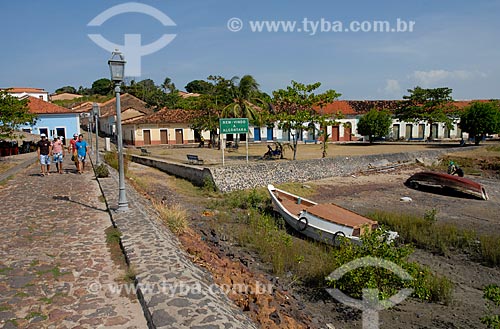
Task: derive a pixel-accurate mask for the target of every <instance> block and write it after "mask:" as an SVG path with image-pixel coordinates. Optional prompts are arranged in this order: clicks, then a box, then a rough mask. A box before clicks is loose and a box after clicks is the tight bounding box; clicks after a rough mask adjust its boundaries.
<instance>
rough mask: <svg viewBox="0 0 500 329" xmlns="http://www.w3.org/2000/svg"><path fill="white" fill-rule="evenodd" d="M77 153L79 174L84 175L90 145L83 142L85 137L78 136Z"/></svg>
mask: <svg viewBox="0 0 500 329" xmlns="http://www.w3.org/2000/svg"><path fill="white" fill-rule="evenodd" d="M75 146H76V152H77V155H78V173H80V174H83V172H84V171H85V160H86V158H87V152H88V148H89V147H88V145H87V142H86V141H84V140H83V135H82V134H80V135H79V136H78V140H77V141H76V143H75Z"/></svg>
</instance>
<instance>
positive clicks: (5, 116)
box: [0, 90, 36, 139]
mask: <svg viewBox="0 0 500 329" xmlns="http://www.w3.org/2000/svg"><path fill="white" fill-rule="evenodd" d="M8 92H9V91H8V90H0V139H4V138H9V137H12V136H13V133H14V130H16V129H17V128H19V126H22V125H27V124H31V125H34V124H35V123H36V114H33V113H30V111H29V108H28V103H29V99H18V98H17V97H14V96H11V95H10V94H9V93H8Z"/></svg>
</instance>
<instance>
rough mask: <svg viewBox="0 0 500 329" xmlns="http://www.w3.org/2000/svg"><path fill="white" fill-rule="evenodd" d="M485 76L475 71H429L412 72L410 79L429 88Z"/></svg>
mask: <svg viewBox="0 0 500 329" xmlns="http://www.w3.org/2000/svg"><path fill="white" fill-rule="evenodd" d="M485 76H486V74H485V73H482V72H477V71H464V70H456V71H446V70H430V71H414V72H413V74H412V75H411V76H410V77H411V78H412V79H413V80H415V81H416V82H417V84H419V85H421V86H422V87H431V86H435V85H436V84H438V83H442V82H451V81H453V80H462V81H465V80H470V79H473V78H476V77H485Z"/></svg>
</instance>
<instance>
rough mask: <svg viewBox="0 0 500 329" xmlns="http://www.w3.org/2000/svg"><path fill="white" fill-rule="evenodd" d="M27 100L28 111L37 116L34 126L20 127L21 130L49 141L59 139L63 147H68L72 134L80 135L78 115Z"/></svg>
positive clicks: (39, 101)
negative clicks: (43, 135)
mask: <svg viewBox="0 0 500 329" xmlns="http://www.w3.org/2000/svg"><path fill="white" fill-rule="evenodd" d="M28 99H29V104H28V107H29V110H30V112H31V113H34V114H36V115H37V120H36V123H35V125H34V126H31V125H25V126H21V127H20V129H21V130H23V131H25V132H29V133H31V134H35V135H40V134H45V135H47V136H48V137H49V138H50V139H52V138H53V137H54V136H58V137H61V138H62V141H63V143H64V145H68V143H69V140H70V139H71V138H72V136H73V134H75V133H76V134H79V133H80V113H78V112H74V111H72V110H70V109H67V108H64V107H61V106H57V105H55V104H52V103H49V102H45V101H43V100H41V99H37V98H34V97H29V98H28Z"/></svg>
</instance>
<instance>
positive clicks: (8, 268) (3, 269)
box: [0, 267, 13, 275]
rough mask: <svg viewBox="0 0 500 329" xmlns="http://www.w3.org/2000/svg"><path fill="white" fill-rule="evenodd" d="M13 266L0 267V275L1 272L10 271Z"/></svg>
mask: <svg viewBox="0 0 500 329" xmlns="http://www.w3.org/2000/svg"><path fill="white" fill-rule="evenodd" d="M12 270H13V268H12V267H3V268H0V275H2V274H4V275H5V274H7V273H8V272H10V271H12Z"/></svg>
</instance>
